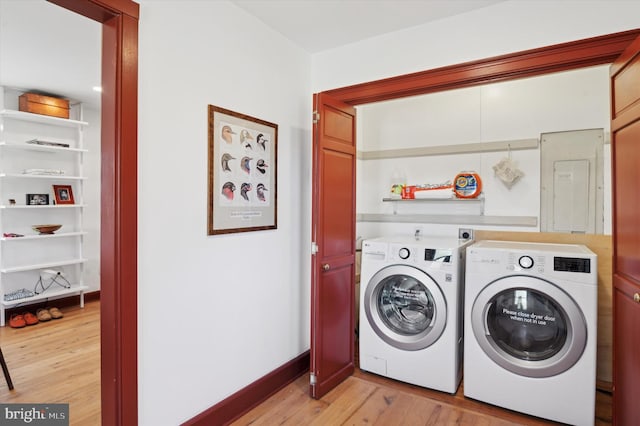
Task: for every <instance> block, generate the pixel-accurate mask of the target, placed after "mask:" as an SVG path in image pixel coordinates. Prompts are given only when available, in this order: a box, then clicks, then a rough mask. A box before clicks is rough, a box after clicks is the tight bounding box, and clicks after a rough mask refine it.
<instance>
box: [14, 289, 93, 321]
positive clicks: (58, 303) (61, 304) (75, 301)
mask: <svg viewBox="0 0 640 426" xmlns="http://www.w3.org/2000/svg"><path fill="white" fill-rule="evenodd" d="M96 300H100V290H98V291H91V292H89V293H85V294H84V301H85V303H87V302H93V301H96ZM79 304H80V295H77V294H76V295H73V296H67V297H61V298H60V299H54V300H43V301H42V302H38V303H31V304H28V305H19V306H14V307H12V308H7V310H6V311H5V315H6V317H7V318H11V315H12V314H16V313H21V312H25V311H30V312H35V311H37V310H38V309H40V308H46V307H47V306H52V305H55V307H56V308H66V307H69V306H78V305H79ZM5 320H6V318H5Z"/></svg>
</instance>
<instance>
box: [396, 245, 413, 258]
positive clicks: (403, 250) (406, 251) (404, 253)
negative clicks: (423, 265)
mask: <svg viewBox="0 0 640 426" xmlns="http://www.w3.org/2000/svg"><path fill="white" fill-rule="evenodd" d="M410 255H411V252H410V251H409V249H408V248H406V247H402V248H401V249H400V250H398V256H400V259H403V260H405V259H408V258H409V256H410Z"/></svg>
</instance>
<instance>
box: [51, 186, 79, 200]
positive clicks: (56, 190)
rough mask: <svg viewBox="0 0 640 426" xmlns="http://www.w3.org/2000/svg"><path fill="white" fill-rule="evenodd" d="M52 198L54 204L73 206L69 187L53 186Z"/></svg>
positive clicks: (71, 189) (71, 192)
mask: <svg viewBox="0 0 640 426" xmlns="http://www.w3.org/2000/svg"><path fill="white" fill-rule="evenodd" d="M53 196H54V199H55V202H56V204H75V200H74V199H73V188H72V187H71V185H53Z"/></svg>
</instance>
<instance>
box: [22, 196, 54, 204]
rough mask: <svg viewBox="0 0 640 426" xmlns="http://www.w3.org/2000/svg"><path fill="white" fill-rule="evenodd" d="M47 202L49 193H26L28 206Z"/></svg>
mask: <svg viewBox="0 0 640 426" xmlns="http://www.w3.org/2000/svg"><path fill="white" fill-rule="evenodd" d="M48 204H49V194H27V205H28V206H46V205H48Z"/></svg>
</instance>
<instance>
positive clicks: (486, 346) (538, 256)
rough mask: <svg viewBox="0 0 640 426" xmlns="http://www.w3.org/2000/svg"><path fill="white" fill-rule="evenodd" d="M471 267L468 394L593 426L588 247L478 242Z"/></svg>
mask: <svg viewBox="0 0 640 426" xmlns="http://www.w3.org/2000/svg"><path fill="white" fill-rule="evenodd" d="M466 262H467V267H466V280H465V281H466V284H465V308H464V310H465V337H464V395H465V396H467V397H470V398H474V399H477V400H480V401H484V402H488V403H490V404H493V405H497V406H500V407H504V408H508V409H511V410H515V411H519V412H522V413H526V414H530V415H533V416H537V417H542V418H545V419H549V420H554V421H558V422H563V423H568V424H574V425H592V424H593V423H594V416H595V386H596V383H595V382H596V348H597V344H596V340H597V339H596V338H597V320H598V318H597V305H598V280H597V257H596V255H595V254H594V253H593V252H591V251H590V250H589V249H588V248H587V247H585V246H582V245H569V244H540V243H525V242H500V241H478V242H477V243H475V244H474V245H472V246H470V247H469V248H468V249H467V259H466Z"/></svg>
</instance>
